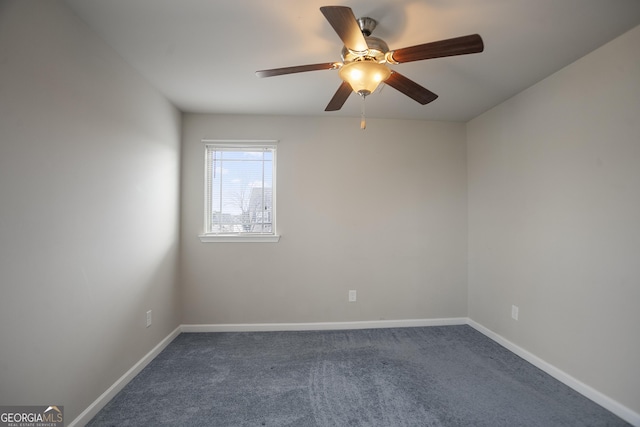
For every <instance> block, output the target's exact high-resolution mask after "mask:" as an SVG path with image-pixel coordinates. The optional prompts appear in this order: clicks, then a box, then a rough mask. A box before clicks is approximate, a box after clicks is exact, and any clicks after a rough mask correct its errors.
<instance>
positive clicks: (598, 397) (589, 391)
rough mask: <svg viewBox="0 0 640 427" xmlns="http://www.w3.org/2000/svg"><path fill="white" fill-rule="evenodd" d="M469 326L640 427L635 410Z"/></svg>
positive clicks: (492, 334)
mask: <svg viewBox="0 0 640 427" xmlns="http://www.w3.org/2000/svg"><path fill="white" fill-rule="evenodd" d="M467 324H468V325H469V326H471V327H472V328H473V329H475V330H477V331H478V332H480V333H482V334H484V335H486V336H487V337H488V338H491V339H492V340H493V341H495V342H497V343H498V344H500V345H501V346H503V347H505V348H506V349H507V350H509V351H511V352H512V353H515V354H517V355H518V356H520V357H522V358H523V359H524V360H526V361H527V362H529V363H531V364H532V365H534V366H536V367H537V368H540V369H541V370H543V371H544V372H546V373H547V374H549V375H551V376H552V377H553V378H555V379H557V380H558V381H560V382H561V383H563V384H565V385H567V386H569V387H571V388H572V389H574V390H575V391H577V392H578V393H580V394H582V395H583V396H585V397H587V398H588V399H591V400H593V401H594V402H595V403H597V404H598V405H600V406H602V407H603V408H605V409H607V410H609V411H610V412H613V413H614V414H616V415H617V416H619V417H620V418H622V419H623V420H625V421H626V422H628V423H630V424H631V425H634V426H636V427H640V414H638V413H637V412H634V411H633V410H631V409H629V408H627V407H626V406H624V405H622V404H621V403H619V402H617V401H615V400H613V399H612V398H610V397H609V396H606V395H604V394H602V393H600V392H599V391H598V390H596V389H594V388H593V387H590V386H588V385H586V384H585V383H583V382H581V381H579V380H577V379H575V378H574V377H572V376H571V375H569V374H567V373H566V372H564V371H562V370H560V369H558V368H556V367H555V366H553V365H552V364H550V363H548V362H546V361H544V360H542V359H541V358H539V357H538V356H536V355H534V354H532V353H530V352H528V351H527V350H525V349H523V348H522V347H519V346H518V345H516V344H514V343H512V342H511V341H509V340H508V339H506V338H504V337H503V336H501V335H498V334H497V333H495V332H493V331H492V330H490V329H488V328H485V327H484V326H482V325H480V324H479V323H477V322H475V321H473V320H471V319H468V322H467Z"/></svg>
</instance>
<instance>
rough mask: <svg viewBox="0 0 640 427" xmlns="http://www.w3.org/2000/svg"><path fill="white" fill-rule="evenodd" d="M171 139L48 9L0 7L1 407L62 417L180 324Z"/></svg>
mask: <svg viewBox="0 0 640 427" xmlns="http://www.w3.org/2000/svg"><path fill="white" fill-rule="evenodd" d="M179 140H180V115H179V113H178V112H177V111H176V109H175V108H173V107H172V106H171V105H170V104H169V103H168V102H167V101H166V100H165V99H164V98H163V97H162V96H161V95H160V94H158V93H157V92H156V91H155V90H153V89H152V88H150V86H149V85H148V84H147V83H146V82H145V81H144V80H143V79H142V78H141V77H140V76H139V75H138V74H136V72H135V71H133V69H132V68H131V67H130V66H128V65H127V64H125V63H124V62H123V61H122V60H121V59H120V58H119V57H118V56H116V54H115V53H114V52H113V51H112V50H111V49H110V48H108V47H107V46H106V45H105V44H104V43H103V42H102V41H100V40H99V39H98V38H97V37H96V36H95V35H94V33H93V32H91V31H90V30H88V28H86V27H85V26H84V24H82V23H81V22H80V21H79V20H78V19H77V18H76V17H75V16H74V15H72V14H71V13H70V12H69V11H68V9H67V8H66V7H64V6H63V5H62V4H61V3H60V2H54V1H33V0H32V1H2V2H0V292H1V297H0V343H1V344H0V404H3V405H7V404H20V405H40V404H61V405H64V406H65V417H66V419H67V421H71V420H73V419H74V418H75V417H76V416H77V415H78V414H79V413H80V412H81V411H83V410H84V409H85V408H86V407H87V406H89V405H90V404H91V403H92V402H93V401H94V400H95V399H96V398H97V397H98V396H99V395H100V394H102V393H103V392H104V391H105V390H106V389H107V388H108V387H110V386H111V385H112V384H113V383H114V382H115V381H116V380H117V379H118V378H119V377H120V376H121V375H123V374H124V373H125V372H126V371H127V370H128V369H129V368H131V367H132V366H133V365H134V363H136V362H138V361H139V360H140V359H141V358H142V357H143V356H144V355H145V354H146V353H147V352H149V351H150V350H151V349H152V348H153V347H154V346H155V345H157V344H158V343H159V342H160V341H161V340H162V339H163V338H165V337H166V336H167V335H168V334H169V333H170V332H171V331H172V330H174V329H175V328H176V327H177V325H179V323H180V299H179V294H178V292H177V288H176V283H177V281H176V275H177V242H178V205H179V203H178V191H179V179H178V178H179V150H180V144H179ZM148 309H152V310H153V315H154V316H153V317H154V323H153V325H152V326H151V327H150V328H148V329H147V328H145V312H146V311H147V310H148Z"/></svg>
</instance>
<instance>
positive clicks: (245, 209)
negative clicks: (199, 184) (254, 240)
mask: <svg viewBox="0 0 640 427" xmlns="http://www.w3.org/2000/svg"><path fill="white" fill-rule="evenodd" d="M274 154H275V147H272V148H271V147H270V148H268V149H263V148H258V149H256V148H250V147H247V148H243V147H238V149H236V150H232V149H230V148H229V147H215V146H207V194H206V196H207V199H208V200H207V203H208V204H209V205H208V209H207V215H208V218H206V221H205V222H206V225H207V227H206V228H207V230H206V232H207V233H224V234H241V233H260V234H274V229H273V219H274V209H273V193H274V192H273V184H274V182H273V163H274Z"/></svg>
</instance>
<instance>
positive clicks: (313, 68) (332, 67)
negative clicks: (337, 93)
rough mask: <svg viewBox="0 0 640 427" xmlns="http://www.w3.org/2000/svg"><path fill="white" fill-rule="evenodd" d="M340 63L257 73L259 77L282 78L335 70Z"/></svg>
mask: <svg viewBox="0 0 640 427" xmlns="http://www.w3.org/2000/svg"><path fill="white" fill-rule="evenodd" d="M339 65H340V64H338V63H335V62H327V63H324V64H310V65H298V66H295V67H284V68H273V69H271V70H260V71H256V76H258V77H273V76H282V75H283V74H293V73H304V72H305V71H318V70H335V69H337V68H339Z"/></svg>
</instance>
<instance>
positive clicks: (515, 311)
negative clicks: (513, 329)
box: [511, 305, 520, 320]
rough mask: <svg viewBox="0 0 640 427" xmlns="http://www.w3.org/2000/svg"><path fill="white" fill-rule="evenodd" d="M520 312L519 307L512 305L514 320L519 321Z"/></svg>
mask: <svg viewBox="0 0 640 427" xmlns="http://www.w3.org/2000/svg"><path fill="white" fill-rule="evenodd" d="M519 311H520V309H519V308H518V306H517V305H512V306H511V317H512V318H513V320H518V312H519Z"/></svg>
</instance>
